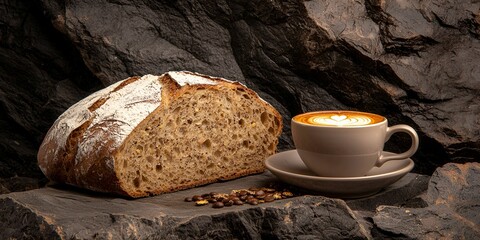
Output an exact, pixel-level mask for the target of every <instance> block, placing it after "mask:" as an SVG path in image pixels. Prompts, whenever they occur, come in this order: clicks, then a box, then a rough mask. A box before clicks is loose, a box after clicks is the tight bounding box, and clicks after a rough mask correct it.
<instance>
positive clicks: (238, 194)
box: [185, 187, 294, 208]
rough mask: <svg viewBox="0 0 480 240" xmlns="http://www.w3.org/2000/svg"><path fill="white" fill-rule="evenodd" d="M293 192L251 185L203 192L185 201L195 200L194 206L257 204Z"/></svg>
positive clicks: (280, 197)
mask: <svg viewBox="0 0 480 240" xmlns="http://www.w3.org/2000/svg"><path fill="white" fill-rule="evenodd" d="M293 196H294V194H293V193H292V192H290V191H288V190H286V189H284V190H283V191H279V190H276V189H274V188H266V187H261V188H257V187H251V188H249V189H240V190H233V191H231V192H230V194H227V193H216V192H211V193H205V194H202V195H195V196H193V197H186V198H185V202H195V205H196V206H206V205H209V204H211V205H212V207H213V208H223V207H231V206H234V205H237V206H239V205H243V204H250V205H258V204H261V203H266V202H273V201H275V200H279V199H285V198H290V197H293Z"/></svg>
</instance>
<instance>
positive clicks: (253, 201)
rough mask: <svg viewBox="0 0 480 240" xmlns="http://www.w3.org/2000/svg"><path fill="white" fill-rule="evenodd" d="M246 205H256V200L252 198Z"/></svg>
mask: <svg viewBox="0 0 480 240" xmlns="http://www.w3.org/2000/svg"><path fill="white" fill-rule="evenodd" d="M248 204H250V205H258V200H257V199H255V198H252V199H250V200H249V201H248Z"/></svg>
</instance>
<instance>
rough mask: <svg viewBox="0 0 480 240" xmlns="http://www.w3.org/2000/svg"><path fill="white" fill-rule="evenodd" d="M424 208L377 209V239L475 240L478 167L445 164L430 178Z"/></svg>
mask: <svg viewBox="0 0 480 240" xmlns="http://www.w3.org/2000/svg"><path fill="white" fill-rule="evenodd" d="M421 199H422V200H423V201H424V205H425V206H424V207H419V208H418V207H416V208H411V207H397V206H379V207H378V208H377V211H376V214H375V216H373V223H374V224H375V226H376V230H377V231H376V232H377V234H378V236H379V237H380V236H383V237H388V236H397V237H399V238H403V239H478V238H479V237H480V204H479V199H480V164H478V163H466V164H464V165H459V164H452V163H449V164H446V165H445V166H444V167H442V168H439V169H437V171H435V172H434V174H433V175H432V177H431V179H430V182H429V185H428V190H427V192H426V193H425V194H424V195H423V196H422V198H421Z"/></svg>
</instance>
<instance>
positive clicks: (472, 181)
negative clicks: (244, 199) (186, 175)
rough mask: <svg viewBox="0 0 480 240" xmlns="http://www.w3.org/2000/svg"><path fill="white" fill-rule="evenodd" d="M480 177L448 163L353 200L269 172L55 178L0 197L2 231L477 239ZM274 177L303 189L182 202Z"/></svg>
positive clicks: (1, 234)
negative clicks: (166, 180) (179, 185)
mask: <svg viewBox="0 0 480 240" xmlns="http://www.w3.org/2000/svg"><path fill="white" fill-rule="evenodd" d="M479 178H480V164H479V163H467V164H463V165H462V164H447V165H445V166H444V167H442V168H439V169H437V170H436V171H435V173H434V174H433V176H432V177H431V178H430V177H429V176H425V175H418V174H413V173H409V174H407V175H406V176H405V177H403V178H402V179H400V180H399V181H398V182H396V183H394V184H392V185H391V186H389V187H387V188H386V189H384V190H382V191H381V192H380V193H378V194H376V195H374V196H371V197H367V198H361V199H348V200H341V199H334V198H326V197H323V196H321V195H311V194H308V191H305V190H301V189H298V188H295V187H293V186H288V185H281V183H279V182H278V180H277V179H276V178H275V177H274V176H273V175H272V174H270V173H269V172H266V173H264V174H260V175H254V176H249V177H245V178H241V179H237V180H233V181H227V182H223V183H215V184H210V185H207V186H203V187H199V188H194V189H189V190H185V191H180V192H175V193H169V194H163V195H160V196H155V197H149V198H142V199H134V200H130V199H123V198H116V197H115V196H110V195H105V194H98V193H93V192H89V191H85V190H81V189H75V188H71V187H66V186H60V185H51V186H49V187H46V188H41V189H36V190H31V191H26V192H17V193H10V194H4V195H0V238H2V239H5V238H6V239H8V238H36V239H37V238H43V239H91V238H98V239H112V238H113V239H131V238H135V239H167V238H168V239H200V238H208V239H233V238H238V239H319V238H320V239H391V238H396V239H439V238H440V239H441V238H446V239H459V238H463V239H477V238H478V237H480V231H479V228H478V226H480V214H479V213H480V211H479V210H480V209H479V204H478V199H479V197H480V184H479V182H480V181H479ZM272 184H273V185H275V186H282V188H283V187H287V188H288V189H289V190H291V191H293V192H294V193H296V194H297V195H296V196H295V197H293V198H287V199H283V200H276V201H274V202H270V203H263V204H259V205H256V206H252V205H248V204H245V205H242V206H232V207H224V208H220V209H215V208H212V207H211V205H209V206H194V203H192V202H184V201H183V199H184V198H185V197H191V196H193V195H201V194H204V193H209V192H217V193H229V192H230V191H232V190H238V189H245V188H250V187H265V186H271V185H272ZM427 187H428V188H427Z"/></svg>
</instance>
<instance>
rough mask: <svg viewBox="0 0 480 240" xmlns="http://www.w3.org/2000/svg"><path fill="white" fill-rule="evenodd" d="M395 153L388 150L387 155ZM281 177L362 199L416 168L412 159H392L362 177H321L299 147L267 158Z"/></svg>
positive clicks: (322, 191) (317, 189)
mask: <svg viewBox="0 0 480 240" xmlns="http://www.w3.org/2000/svg"><path fill="white" fill-rule="evenodd" d="M390 154H392V153H390V152H385V155H390ZM265 165H266V166H267V168H268V170H270V172H272V173H273V174H274V175H275V176H277V177H278V178H279V179H280V180H282V181H284V182H286V183H289V184H292V185H295V186H298V187H301V188H304V189H308V190H312V191H315V192H318V193H320V194H322V195H325V196H329V197H339V198H360V197H366V196H370V195H373V194H375V193H377V192H379V191H380V190H382V189H383V188H385V187H387V186H389V185H390V184H392V183H394V182H396V181H398V180H399V179H400V178H402V177H403V176H404V175H405V174H407V173H408V172H410V171H411V170H412V169H413V166H414V163H413V161H412V159H410V158H407V159H405V160H395V161H389V162H386V163H385V164H383V165H382V166H381V167H379V168H378V167H374V168H373V169H372V170H370V171H369V172H368V173H367V174H366V175H365V176H362V177H321V176H318V175H316V174H315V173H313V172H311V171H310V170H309V169H308V168H307V167H306V166H305V164H304V163H303V162H302V160H301V159H300V156H298V153H297V151H296V150H290V151H285V152H281V153H277V154H275V155H272V156H270V157H268V158H267V159H266V160H265Z"/></svg>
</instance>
